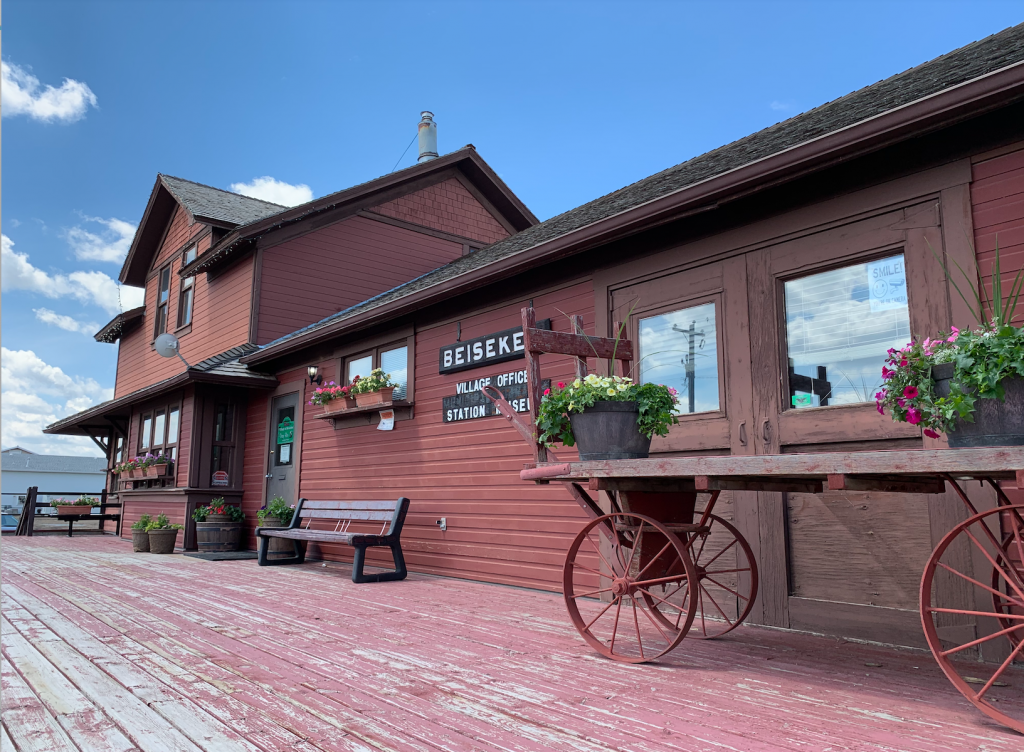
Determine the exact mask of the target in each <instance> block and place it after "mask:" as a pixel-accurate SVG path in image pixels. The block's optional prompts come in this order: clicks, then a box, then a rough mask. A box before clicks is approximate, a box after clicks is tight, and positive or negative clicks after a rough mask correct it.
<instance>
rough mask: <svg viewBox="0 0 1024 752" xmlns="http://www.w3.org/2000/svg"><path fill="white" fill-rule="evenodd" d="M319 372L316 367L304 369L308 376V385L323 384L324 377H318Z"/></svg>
mask: <svg viewBox="0 0 1024 752" xmlns="http://www.w3.org/2000/svg"><path fill="white" fill-rule="evenodd" d="M319 371H320V369H319V368H317V367H316V366H309V367H308V368H307V369H306V373H308V374H309V383H310V384H317V385H319V384H322V383H323V382H324V377H323V376H320V375H319Z"/></svg>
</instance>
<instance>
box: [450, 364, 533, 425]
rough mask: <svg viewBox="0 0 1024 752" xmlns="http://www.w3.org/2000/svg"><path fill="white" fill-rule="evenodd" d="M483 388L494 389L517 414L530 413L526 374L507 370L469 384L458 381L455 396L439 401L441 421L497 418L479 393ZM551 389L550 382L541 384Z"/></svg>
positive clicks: (474, 380)
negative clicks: (493, 387)
mask: <svg viewBox="0 0 1024 752" xmlns="http://www.w3.org/2000/svg"><path fill="white" fill-rule="evenodd" d="M485 386H495V387H497V388H498V389H499V390H500V391H501V393H502V394H504V395H505V399H506V400H508V402H509V404H510V405H512V409H513V410H515V411H516V412H517V413H526V412H529V411H530V399H529V393H528V385H527V377H526V371H525V370H522V371H510V372H508V373H499V374H497V375H495V376H487V377H485V378H481V379H473V380H472V381H460V382H459V383H458V384H456V385H455V394H454V395H452V396H450V397H442V398H441V422H443V423H457V422H459V421H462V420H473V419H474V418H490V417H491V416H493V415H500V413H499V412H498V411H497V410H496V409H495V407H494V404H493V403H492V402H491V401H490V400H489V399H487V397H485V396H484V395H483V393H482V392H481V391H480V389H481V387H485ZM550 386H551V382H550V381H547V380H545V381H544V382H543V388H544V389H547V388H548V387H550Z"/></svg>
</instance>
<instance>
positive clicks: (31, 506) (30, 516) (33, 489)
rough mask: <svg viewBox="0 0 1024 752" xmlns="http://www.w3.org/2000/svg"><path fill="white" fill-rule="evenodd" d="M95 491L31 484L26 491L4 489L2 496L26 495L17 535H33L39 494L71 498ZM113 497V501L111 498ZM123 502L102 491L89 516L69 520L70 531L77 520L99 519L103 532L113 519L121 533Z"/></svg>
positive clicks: (116, 532) (118, 531) (90, 494)
mask: <svg viewBox="0 0 1024 752" xmlns="http://www.w3.org/2000/svg"><path fill="white" fill-rule="evenodd" d="M95 493H96V492H95V491H40V490H39V487H38V486H29V488H28V490H27V491H26V492H25V493H22V492H20V491H12V492H8V491H4V492H2V493H0V497H4V496H15V497H22V496H24V497H25V503H24V505H23V506H22V509H21V517H19V518H18V528H17V530H16V532H15V533H14V534H15V535H28V536H31V535H33V534H34V533H35V519H36V515H38V514H39V512H40V511H41V507H38V506H37V504H36V501H37V499H38V498H39V496H66V497H71V498H77V497H79V496H92V495H93V494H95ZM111 499H113V501H112V500H111ZM121 506H122V504H121V502H120V499H119V498H118V495H117V494H111V493H108V492H107V490H106V489H103V490H102V491H100V493H99V494H98V496H97V503H96V504H95V505H93V506H92V507H90V508H89V516H88V517H87V516H85V515H82V516H81V517H80V518H78V520H72V521H71V522H69V527H68V532H69V534H70V531H71V525H73V524H74V522H75V521H78V522H85V521H86V520H90V519H91V520H97V521H98V522H99V531H100V532H101V533H103V532H106V530H104V527H105V526H104V523H105V522H106V521H107V520H111V521H112V522H114V523H116V524H115V530H114V533H115V535H120V534H121ZM96 507H99V509H100V513H99V514H98V515H96V514H92V510H93V509H95V508H96ZM108 509H117V510H118V511H117V513H116V514H112V513H110V512H108V511H107V510H108Z"/></svg>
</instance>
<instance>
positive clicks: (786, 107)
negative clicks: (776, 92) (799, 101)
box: [768, 99, 793, 112]
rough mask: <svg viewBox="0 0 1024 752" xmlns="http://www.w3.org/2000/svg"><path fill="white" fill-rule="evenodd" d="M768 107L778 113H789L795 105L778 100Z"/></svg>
mask: <svg viewBox="0 0 1024 752" xmlns="http://www.w3.org/2000/svg"><path fill="white" fill-rule="evenodd" d="M768 106H769V107H771V108H772V109H773V110H775V111H776V112H789V111H790V110H792V109H793V105H792V104H791V103H790V102H780V101H779V100H777V99H776V100H775V101H774V102H772V103H771V104H770V105H768Z"/></svg>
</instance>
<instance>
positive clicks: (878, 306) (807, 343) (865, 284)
mask: <svg viewBox="0 0 1024 752" xmlns="http://www.w3.org/2000/svg"><path fill="white" fill-rule="evenodd" d="M784 287H785V304H786V351H787V357H788V385H789V391H788V395H787V405H786V407H789V408H806V407H825V406H827V405H846V404H854V403H858V402H871V401H873V400H874V395H875V393H876V392H877V391H878V390H879V388H880V387H881V386H882V365H883V364H884V362H885V359H886V355H887V351H888V350H889V348H900V347H903V346H905V345H906V344H907V343H908V342H909V341H910V313H909V309H908V307H907V277H906V266H905V264H904V260H903V255H902V254H900V255H896V256H889V257H887V258H883V259H879V260H877V261H868V262H866V263H862V264H854V265H852V266H846V267H843V268H841V269H833V270H831V271H827V272H822V273H820V274H812V275H810V276H808V277H801V278H799V279H793V280H789V281H788V282H786V283H785V285H784Z"/></svg>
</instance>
